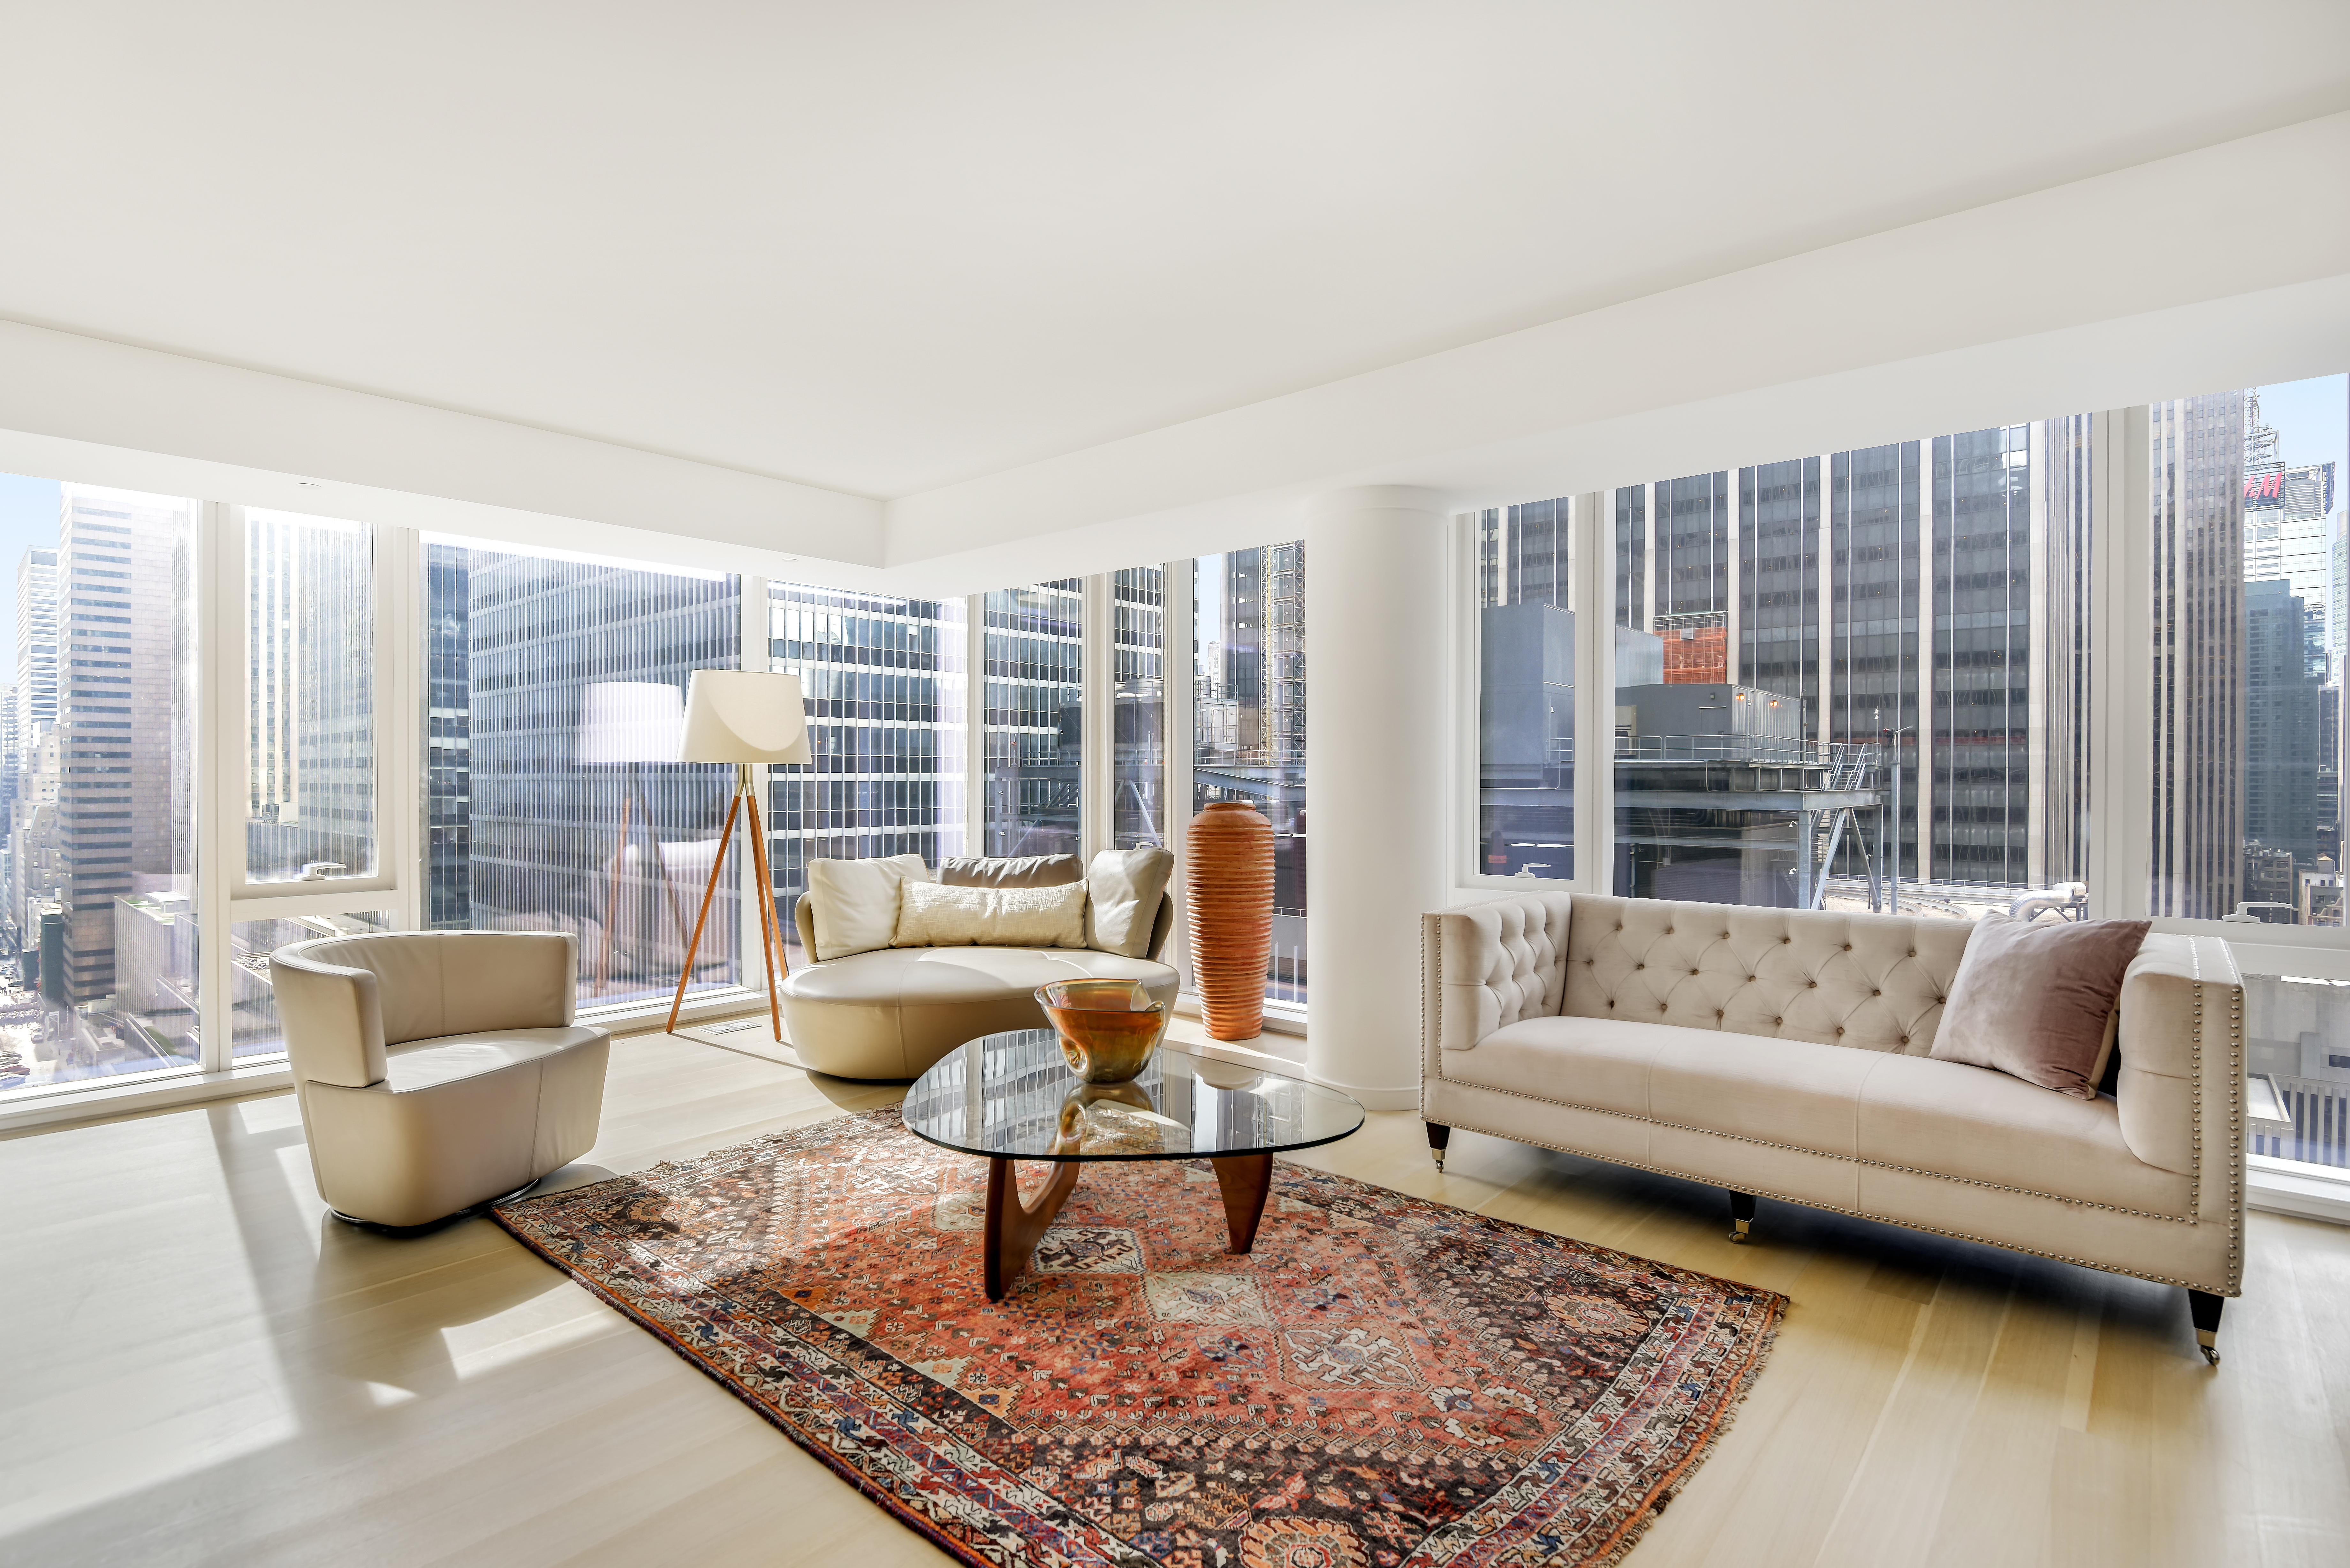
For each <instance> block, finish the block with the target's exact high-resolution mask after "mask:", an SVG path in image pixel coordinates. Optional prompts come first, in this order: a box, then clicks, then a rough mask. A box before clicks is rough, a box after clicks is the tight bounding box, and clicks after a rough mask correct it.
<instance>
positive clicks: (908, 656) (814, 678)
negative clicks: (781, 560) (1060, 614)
mask: <svg viewBox="0 0 2350 1568" xmlns="http://www.w3.org/2000/svg"><path fill="white" fill-rule="evenodd" d="M767 595H768V623H769V632H768V636H769V642H768V653H769V656H770V659H771V660H772V668H774V669H775V670H785V671H788V672H790V673H792V674H795V675H797V676H798V677H799V678H800V684H801V688H802V691H803V693H804V695H805V698H806V703H807V719H808V749H809V751H810V752H811V753H813V757H814V760H813V761H812V762H811V763H809V764H808V766H806V767H805V768H796V767H795V768H776V769H774V770H772V772H771V774H770V779H771V782H770V785H769V793H770V796H771V800H772V809H771V815H770V829H771V831H772V833H773V835H774V845H773V850H772V854H771V856H770V860H771V863H772V865H773V867H774V870H775V897H776V900H777V903H776V908H777V911H778V913H779V914H780V915H781V917H782V919H783V931H784V935H785V941H786V942H787V943H788V944H789V945H790V946H791V947H792V948H793V949H794V961H795V962H797V961H802V956H803V955H800V954H799V953H798V952H797V947H798V942H799V933H798V930H797V929H796V927H795V923H794V916H795V910H796V909H797V907H798V904H799V899H800V897H801V895H802V894H803V893H805V892H806V890H807V863H808V862H809V861H810V860H853V859H860V858H865V857H874V856H888V855H919V856H920V857H922V858H923V860H924V861H925V862H927V863H928V864H929V865H931V867H936V866H937V865H938V863H939V861H940V859H941V857H945V856H950V855H960V854H962V853H963V826H964V805H965V802H964V785H963V767H964V748H965V744H966V732H967V724H966V721H965V719H964V712H965V697H964V692H965V683H966V680H967V673H966V670H965V668H964V667H965V663H966V660H965V659H964V655H963V648H964V607H963V601H962V600H961V599H905V598H894V597H886V596H879V595H873V594H863V593H853V592H850V591H848V590H846V589H840V588H825V587H811V586H808V585H806V584H799V583H771V584H770V585H768V589H767Z"/></svg>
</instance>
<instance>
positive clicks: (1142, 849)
mask: <svg viewBox="0 0 2350 1568" xmlns="http://www.w3.org/2000/svg"><path fill="white" fill-rule="evenodd" d="M1174 875H1175V857H1174V855H1173V854H1172V853H1171V852H1170V851H1168V850H1165V849H1161V848H1159V846H1156V845H1142V846H1138V847H1136V848H1133V849H1105V850H1103V851H1102V852H1101V853H1100V854H1098V855H1097V856H1095V857H1094V862H1093V864H1092V865H1091V866H1089V867H1087V868H1086V942H1085V945H1086V946H1087V947H1089V948H1092V949H1093V950H1095V951H1097V952H1105V953H1117V954H1118V955H1119V956H1120V957H1123V958H1140V957H1142V955H1143V954H1145V953H1147V952H1149V950H1150V929H1151V925H1152V923H1153V922H1154V921H1156V920H1157V919H1158V918H1159V899H1160V898H1163V897H1165V896H1166V892H1167V884H1168V882H1169V880H1170V878H1172V877H1174Z"/></svg>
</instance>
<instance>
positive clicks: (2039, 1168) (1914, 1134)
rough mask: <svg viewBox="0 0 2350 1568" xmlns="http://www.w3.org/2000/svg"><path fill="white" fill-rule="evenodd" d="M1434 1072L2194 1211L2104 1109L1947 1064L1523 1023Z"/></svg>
mask: <svg viewBox="0 0 2350 1568" xmlns="http://www.w3.org/2000/svg"><path fill="white" fill-rule="evenodd" d="M1443 1065H1444V1076H1445V1077H1446V1078H1448V1079H1451V1080H1454V1081H1457V1082H1461V1083H1464V1084H1471V1085H1477V1086H1480V1087H1483V1088H1491V1089H1499V1090H1503V1091H1506V1092H1508V1093H1511V1094H1514V1095H1526V1096H1537V1097H1540V1098H1543V1099H1547V1100H1551V1101H1554V1102H1555V1103H1557V1104H1560V1105H1566V1106H1587V1107H1589V1108H1591V1109H1593V1110H1598V1111H1606V1112H1610V1113H1612V1114H1614V1115H1617V1116H1630V1117H1636V1118H1639V1119H1641V1120H1643V1121H1647V1122H1650V1123H1652V1124H1654V1125H1656V1126H1658V1127H1683V1128H1690V1129H1693V1130H1696V1131H1699V1132H1703V1133H1708V1134H1713V1135H1718V1136H1721V1137H1732V1138H1740V1139H1744V1140H1747V1141H1750V1142H1752V1143H1755V1144H1762V1145H1771V1146H1777V1147H1791V1148H1796V1149H1801V1150H1804V1151H1806V1152H1809V1153H1814V1154H1820V1155H1826V1156H1831V1157H1835V1158H1843V1159H1856V1160H1861V1161H1866V1162H1872V1163H1877V1164H1883V1165H1887V1166H1893V1167H1899V1168H1906V1169H1918V1170H1926V1171H1931V1172H1934V1173H1936V1174H1939V1175H1946V1176H1950V1177H1953V1178H1956V1179H1960V1180H1962V1181H1973V1182H1983V1183H1988V1184H1991V1185H1994V1186H2001V1187H2011V1188H2016V1189H2022V1190H2026V1191H2033V1192H2042V1193H2047V1194H2050V1195H2053V1196H2054V1197H2058V1198H2064V1199H2070V1200H2072V1201H2074V1202H2082V1203H2098V1204H2106V1205H2110V1206H2112V1207H2115V1208H2121V1209H2132V1210H2139V1211H2141V1212H2145V1213H2150V1214H2163V1215H2177V1214H2184V1213H2186V1212H2187V1206H2188V1201H2189V1182H2188V1180H2187V1179H2185V1178H2184V1177H2182V1176H2179V1175H2177V1174H2175V1173H2173V1172H2169V1171H2165V1170H2161V1169H2158V1168H2156V1167H2153V1166H2150V1165H2147V1164H2146V1163H2144V1162H2143V1161H2141V1160H2139V1159H2138V1158H2137V1157H2136V1156H2134V1155H2133V1154H2131V1152H2130V1150H2129V1147H2128V1145H2127V1144H2126V1143H2125V1142H2124V1141H2123V1138H2122V1136H2121V1127H2120V1121H2119V1116H2118V1114H2117V1111H2116V1106H2115V1105H2114V1103H2113V1102H2112V1101H2110V1100H2099V1101H2095V1102H2088V1103H2085V1102H2082V1101H2079V1100H2072V1099H2067V1098H2064V1097H2063V1096H2056V1095H2051V1094H2049V1093H2047V1092H2046V1091H2045V1090H2043V1089H2039V1088H2036V1087H2034V1086H2033V1085H2029V1084H2026V1083H2024V1082H2022V1080H2021V1079H2017V1078H2011V1077H2008V1076H2007V1075H2004V1074H1996V1073H1986V1072H1984V1071H1982V1070H1981V1068H1976V1067H1968V1066H1963V1065H1960V1064H1956V1063H1950V1062H1936V1061H1933V1060H1930V1059H1926V1058H1919V1057H1913V1056H1906V1055H1902V1054H1898V1053H1894V1052H1875V1051H1852V1050H1846V1049H1845V1048H1843V1047H1841V1046H1835V1045H1820V1044H1813V1043H1811V1042H1809V1041H1800V1040H1766V1039H1763V1038H1761V1037H1759V1036H1755V1035H1742V1034H1732V1033H1722V1032H1720V1031H1716V1030H1711V1029H1690V1028H1684V1027H1680V1026H1677V1025H1673V1024H1655V1023H1621V1022H1617V1021H1615V1020H1609V1019H1585V1018H1529V1019H1523V1020H1521V1021H1519V1022H1518V1023H1513V1024H1508V1025H1506V1026H1504V1027H1503V1028H1501V1029H1498V1030H1496V1031H1495V1032H1494V1033H1491V1034H1489V1035H1487V1036H1486V1037H1485V1038H1484V1039H1483V1040H1482V1041H1480V1042H1478V1044H1477V1047H1476V1049H1474V1050H1473V1051H1451V1052H1447V1053H1446V1054H1445V1056H1444V1064H1443ZM1757 1158H1762V1157H1761V1156H1757ZM1660 1162H1661V1161H1660ZM1665 1163H1669V1162H1665ZM1696 1174H1703V1175H1712V1174H1715V1173H1713V1172H1710V1171H1709V1172H1697V1173H1696ZM1776 1190H1786V1189H1784V1188H1780V1189H1776Z"/></svg>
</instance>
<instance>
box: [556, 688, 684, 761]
mask: <svg viewBox="0 0 2350 1568" xmlns="http://www.w3.org/2000/svg"><path fill="white" fill-rule="evenodd" d="M684 711H685V710H684V706H683V704H682V703H681V701H680V699H679V697H678V691H677V688H676V687H674V686H670V685H666V684H664V683H661V682H659V681H651V680H598V681H597V682H595V683H594V684H592V685H590V686H589V687H588V688H587V692H586V693H585V695H584V696H583V697H582V698H581V700H580V703H579V752H578V757H577V760H578V761H579V762H580V763H673V762H675V761H677V743H678V735H679V732H680V731H681V728H682V724H683V720H684Z"/></svg>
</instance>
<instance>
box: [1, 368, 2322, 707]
mask: <svg viewBox="0 0 2350 1568" xmlns="http://www.w3.org/2000/svg"><path fill="white" fill-rule="evenodd" d="M2345 400H2350V377H2345V376H2320V377H2317V378H2316V379H2314V380H2308V381H2287V382H2283V383H2281V384H2279V385H2277V386H2272V387H2262V389H2261V417H2262V419H2263V420H2265V421H2267V422H2268V423H2270V424H2272V425H2273V426H2275V427H2276V431H2277V435H2278V438H2279V440H2278V450H2279V451H2280V452H2282V454H2283V456H2284V460H2285V462H2288V463H2292V464H2295V465H2298V464H2301V463H2304V462H2329V461H2330V462H2333V463H2334V484H2335V486H2336V492H2335V493H2336V494H2337V496H2338V495H2339V494H2340V492H2341V489H2342V487H2344V486H2350V450H2345V447H2346V446H2350V402H2345ZM2337 504H2339V503H2338V502H2337ZM56 543H57V481H56V480H53V479H24V478H20V477H19V476H17V475H16V474H13V473H0V681H6V680H13V679H15V676H16V563H17V561H18V560H19V559H21V558H22V557H23V556H24V554H25V551H26V547H27V546H29V545H55V544H56Z"/></svg>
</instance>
